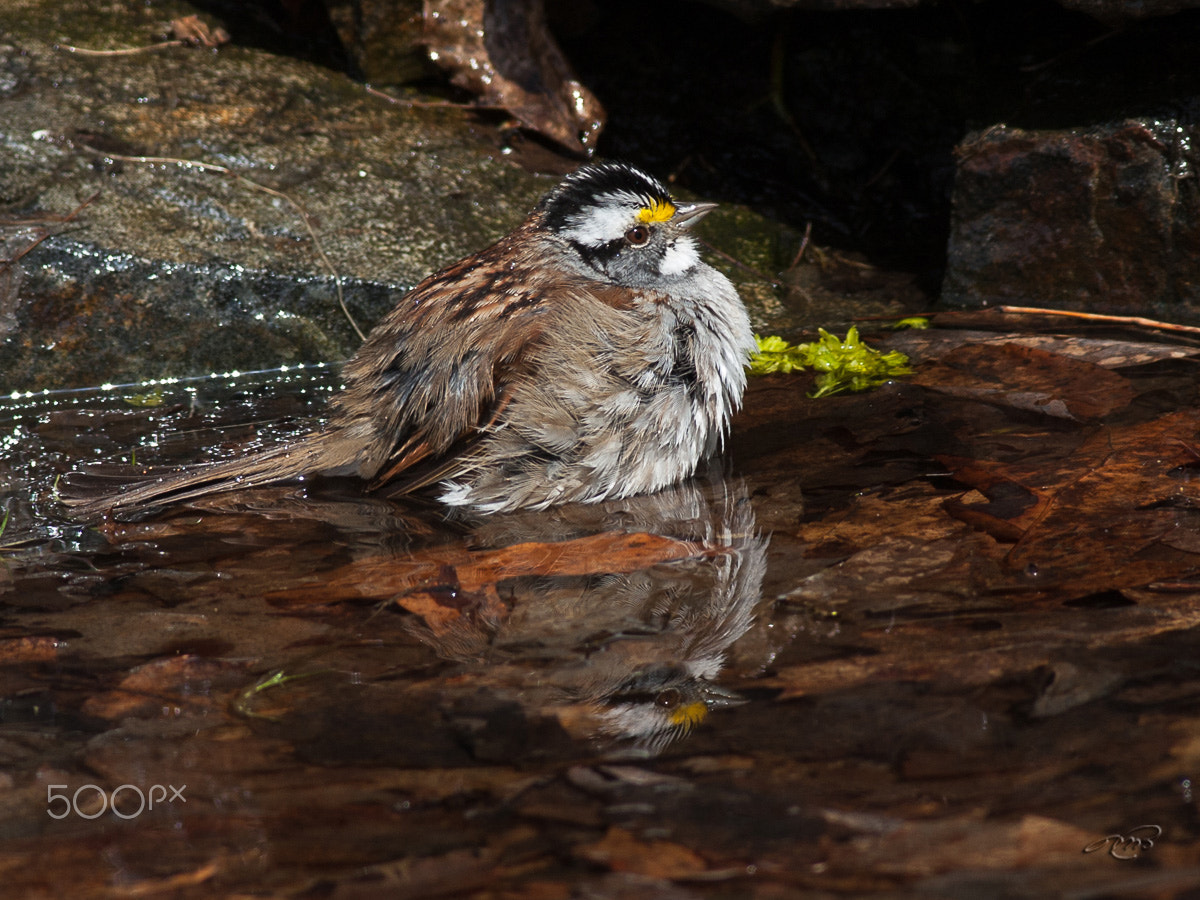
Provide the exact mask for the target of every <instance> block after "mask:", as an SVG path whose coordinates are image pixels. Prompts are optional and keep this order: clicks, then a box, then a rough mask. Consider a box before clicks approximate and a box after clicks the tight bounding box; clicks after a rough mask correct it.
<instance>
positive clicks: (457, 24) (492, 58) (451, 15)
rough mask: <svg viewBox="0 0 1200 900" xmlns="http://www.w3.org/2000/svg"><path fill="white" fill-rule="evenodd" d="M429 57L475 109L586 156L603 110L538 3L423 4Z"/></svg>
mask: <svg viewBox="0 0 1200 900" xmlns="http://www.w3.org/2000/svg"><path fill="white" fill-rule="evenodd" d="M425 43H426V45H427V46H428V48H429V57H430V59H432V60H433V61H434V62H435V63H437V65H439V66H441V67H442V68H443V69H445V70H446V71H447V72H448V73H449V74H450V81H451V82H452V83H453V84H454V85H456V86H457V87H460V88H463V89H464V90H467V91H469V92H470V93H471V94H473V95H474V96H475V97H476V98H477V100H478V102H479V104H480V105H481V106H491V107H498V108H500V109H504V110H507V111H508V112H509V113H510V114H511V115H512V116H513V118H515V119H516V120H517V121H518V122H520V124H521V126H522V127H524V128H527V129H529V130H530V131H533V132H536V133H537V134H540V135H542V136H544V137H546V138H548V139H550V140H551V141H553V142H554V143H556V144H558V145H559V146H561V147H564V148H565V149H567V150H569V151H570V152H571V153H574V154H578V155H590V154H591V153H592V151H593V150H595V147H596V140H597V139H598V138H599V137H600V131H601V129H603V128H604V118H605V115H604V108H603V107H602V106H601V104H600V101H599V100H597V99H596V97H595V96H594V95H593V94H592V92H591V91H589V90H588V89H587V88H586V87H584V86H583V85H582V84H580V82H579V80H578V79H577V78H576V77H575V74H574V72H573V71H572V70H571V65H570V63H568V62H567V59H566V57H565V56H563V53H562V51H561V50H560V49H559V48H558V44H557V43H555V41H554V37H553V35H551V33H550V30H549V29H548V28H547V27H546V15H545V9H544V7H543V0H426V2H425Z"/></svg>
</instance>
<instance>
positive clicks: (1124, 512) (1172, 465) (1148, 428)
mask: <svg viewBox="0 0 1200 900" xmlns="http://www.w3.org/2000/svg"><path fill="white" fill-rule="evenodd" d="M1198 437H1200V411H1197V410H1182V411H1180V412H1176V413H1170V414H1168V415H1164V416H1160V417H1159V418H1157V419H1153V420H1151V421H1149V422H1143V423H1138V424H1133V425H1122V426H1106V427H1102V428H1099V429H1097V430H1096V431H1095V433H1094V434H1093V435H1092V436H1091V438H1090V439H1088V440H1087V441H1085V442H1084V443H1083V445H1082V446H1080V447H1079V448H1078V450H1076V451H1075V452H1074V453H1072V454H1070V455H1068V456H1066V457H1064V458H1061V459H1056V460H1046V459H1044V458H1038V459H1033V460H1029V461H1026V462H1017V463H1001V462H995V461H985V460H964V459H957V458H950V457H943V458H942V461H943V462H944V463H946V464H947V465H948V466H949V467H950V469H951V471H952V472H953V474H954V476H955V478H957V479H958V480H959V481H962V482H964V483H966V484H970V485H971V486H972V487H974V488H976V489H977V490H978V491H980V493H982V494H983V495H984V496H985V497H986V498H987V502H964V501H962V500H950V501H947V503H946V510H947V512H949V513H950V514H951V515H952V516H954V517H955V518H958V519H961V520H962V521H964V522H968V523H970V524H971V525H974V526H975V527H977V528H981V529H983V530H984V531H986V532H988V533H989V534H991V535H992V536H993V537H995V538H996V539H997V540H1000V541H1005V542H1012V543H1014V544H1015V546H1014V547H1013V548H1012V549H1011V550H1009V551H1008V554H1007V556H1006V559H1005V563H1006V565H1007V566H1008V568H1009V569H1010V570H1018V571H1023V572H1025V573H1027V574H1028V575H1030V576H1036V577H1038V578H1041V579H1043V580H1045V581H1047V582H1055V583H1061V582H1063V581H1068V580H1069V581H1070V582H1072V583H1073V584H1074V585H1075V588H1076V589H1078V590H1086V589H1101V588H1121V587H1129V586H1136V585H1139V584H1144V583H1146V582H1148V581H1150V580H1151V579H1153V578H1163V577H1167V576H1169V575H1171V574H1175V575H1177V574H1179V573H1182V572H1184V571H1187V570H1189V569H1192V568H1195V567H1197V566H1200V559H1197V558H1196V557H1194V556H1192V555H1181V554H1178V553H1172V554H1163V553H1155V552H1154V547H1155V545H1163V546H1170V545H1171V539H1172V538H1173V537H1174V536H1175V535H1176V533H1177V530H1178V529H1180V528H1184V529H1186V530H1194V529H1196V528H1197V527H1200V484H1198V483H1197V482H1196V481H1195V480H1193V479H1191V478H1189V477H1182V476H1186V473H1187V472H1188V471H1189V469H1190V468H1191V467H1193V466H1194V464H1195V456H1194V455H1193V454H1192V453H1191V451H1190V450H1189V447H1191V446H1194V445H1195V443H1196V441H1197V439H1198ZM1181 473H1182V475H1181Z"/></svg>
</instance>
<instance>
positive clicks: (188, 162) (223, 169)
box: [79, 142, 367, 340]
mask: <svg viewBox="0 0 1200 900" xmlns="http://www.w3.org/2000/svg"><path fill="white" fill-rule="evenodd" d="M79 146H80V147H82V148H83V149H85V150H87V151H89V152H91V153H95V154H97V155H99V156H102V157H104V158H105V159H111V160H113V161H114V162H131V163H146V164H148V165H168V166H183V167H184V168H185V169H199V170H200V171H201V172H216V173H217V174H219V175H229V176H232V177H233V178H236V179H237V180H238V181H240V182H241V183H242V184H244V185H246V186H247V187H249V188H252V189H254V190H256V191H262V192H263V193H264V194H268V195H270V196H272V197H278V198H279V199H280V200H283V201H285V202H287V203H289V204H290V205H291V207H292V208H293V209H294V210H296V212H297V213H298V214H299V216H300V220H301V221H302V222H303V223H304V228H305V229H306V230H307V231H308V236H309V237H310V238H312V242H313V248H314V249H315V250H316V251H317V256H318V257H319V258H320V260H321V262H322V263H324V265H325V268H326V269H327V270H328V271H329V274H330V275H331V276H333V284H334V289H335V290H336V291H337V301H338V306H340V307H341V309H342V314H343V315H345V317H346V321H348V322H349V323H350V327H351V328H353V329H354V331H355V333H356V334H357V335H358V337H359V339H360V340H366V339H367V336H366V335H365V334H364V333H363V330H362V329H361V328H359V327H358V323H357V322H356V321H354V316H352V315H350V310H349V309H348V308H347V307H346V298H345V296H344V295H343V293H342V276H341V275H340V274H339V273H338V270H337V269H336V268H335V267H334V265H333V263H332V262H331V261H330V259H329V257H328V256H326V255H325V249H324V248H323V247H322V246H321V239H320V238H318V237H317V231H316V229H315V228H314V227H313V224H312V220H311V218H310V217H309V215H308V211H307V210H305V208H304V207H303V206H301V205H300V203H299V202H298V201H297V200H295V199H294V198H292V197H291V196H290V195H288V194H285V193H284V192H283V191H278V190H276V189H275V188H270V187H267V186H266V185H265V184H259V183H258V182H257V181H252V180H250V179H249V178H247V177H246V176H245V175H241V174H239V173H238V172H235V171H234V170H233V169H231V168H229V167H228V166H222V165H218V164H216V163H206V162H200V161H199V160H194V159H179V158H178V157H174V156H126V155H124V154H121V153H110V152H108V151H107V150H100V149H99V148H97V147H93V146H91V145H89V144H85V143H83V142H80V143H79Z"/></svg>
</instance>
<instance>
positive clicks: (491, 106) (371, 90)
mask: <svg viewBox="0 0 1200 900" xmlns="http://www.w3.org/2000/svg"><path fill="white" fill-rule="evenodd" d="M364 87H365V88H366V90H367V93H368V94H370V95H371V96H373V97H379V98H381V99H383V100H386V101H387V102H388V103H395V104H396V105H397V106H411V107H414V108H417V109H468V110H483V111H484V112H492V111H495V110H504V109H505V107H504V106H501V105H499V104H495V103H458V102H456V101H454V100H406V99H404V98H403V97H396V96H394V95H392V94H389V93H387V91H381V90H379V88H376V87H371V85H369V84H368V85H364Z"/></svg>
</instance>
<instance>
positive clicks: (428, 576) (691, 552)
mask: <svg viewBox="0 0 1200 900" xmlns="http://www.w3.org/2000/svg"><path fill="white" fill-rule="evenodd" d="M707 552H709V551H708V550H706V548H705V547H704V546H703V545H701V544H697V543H693V542H690V541H681V540H677V539H675V538H668V537H662V536H660V535H656V534H646V533H636V534H624V533H617V532H607V533H604V534H596V535H589V536H587V537H581V538H575V539H573V540H569V541H559V542H533V543H523V544H513V545H512V546H509V547H502V548H500V549H498V550H481V551H470V550H465V549H461V548H454V547H434V548H429V549H427V550H424V551H418V552H416V553H413V554H412V555H411V556H410V557H408V558H406V559H402V560H401V559H396V558H394V557H391V556H386V557H379V558H372V559H367V560H363V561H361V562H356V563H353V564H352V565H349V566H343V567H342V568H340V569H335V570H334V571H333V572H331V573H329V575H327V576H322V578H321V581H320V583H319V584H313V585H311V586H310V585H302V586H297V587H295V588H290V589H288V590H284V591H276V592H272V593H271V594H270V595H269V596H271V597H273V598H278V599H281V600H286V601H287V602H288V603H289V605H299V606H302V605H305V604H306V603H308V602H312V603H320V604H325V603H329V602H331V601H334V600H337V599H339V598H343V599H344V598H345V597H347V596H351V597H363V598H372V599H378V600H388V599H391V598H393V597H398V596H400V595H404V594H409V593H411V592H413V591H427V590H429V589H430V588H431V587H443V588H449V589H454V590H459V591H468V592H476V591H480V590H482V589H484V588H485V587H487V586H488V585H494V584H495V583H496V582H498V581H502V580H504V579H506V578H517V577H520V576H527V575H588V574H594V573H610V574H618V573H627V572H636V571H638V570H639V569H645V568H647V567H649V566H652V565H655V564H657V563H661V562H668V561H670V560H677V559H688V558H690V557H694V556H700V555H705V554H706V553H707Z"/></svg>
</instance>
